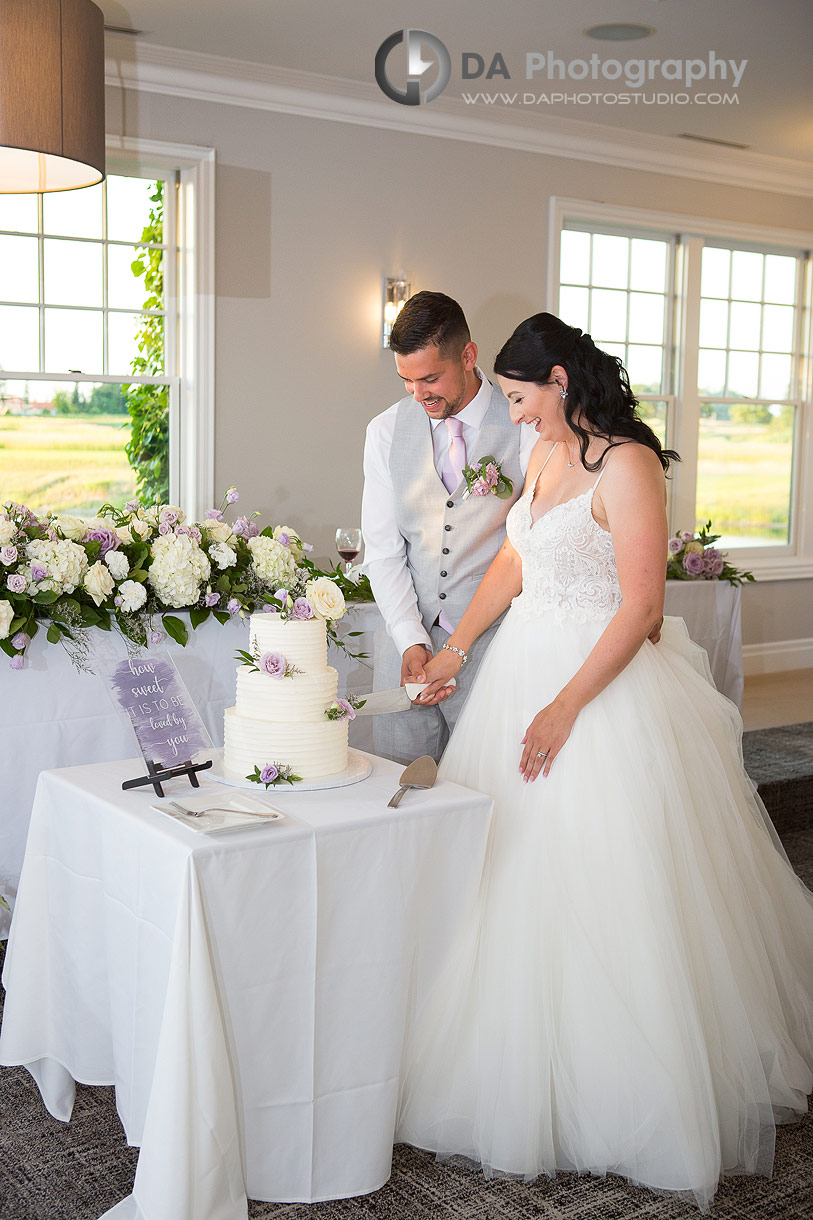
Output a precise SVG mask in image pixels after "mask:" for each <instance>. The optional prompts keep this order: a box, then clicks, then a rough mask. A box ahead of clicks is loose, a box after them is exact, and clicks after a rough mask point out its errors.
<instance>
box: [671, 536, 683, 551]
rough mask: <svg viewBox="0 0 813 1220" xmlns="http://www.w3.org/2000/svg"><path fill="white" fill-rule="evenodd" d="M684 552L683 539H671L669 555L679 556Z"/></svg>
mask: <svg viewBox="0 0 813 1220" xmlns="http://www.w3.org/2000/svg"><path fill="white" fill-rule="evenodd" d="M682 550H683V541H682V539H680V538H670V539H669V554H670V555H679V554H680V552H681V551H682Z"/></svg>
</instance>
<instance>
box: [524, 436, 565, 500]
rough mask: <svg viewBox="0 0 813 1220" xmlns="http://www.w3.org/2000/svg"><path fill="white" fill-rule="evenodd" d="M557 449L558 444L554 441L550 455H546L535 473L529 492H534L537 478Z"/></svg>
mask: <svg viewBox="0 0 813 1220" xmlns="http://www.w3.org/2000/svg"><path fill="white" fill-rule="evenodd" d="M558 447H559V442H558V441H554V442H553V446H552V448H551V451H550V453H549V454H548V456H547V457H546V458H545V460H544V462H543V463H542V465H541V466H540V467H539V469H538V470H537V472H536V478H535V479H534V481H533V483H532V484H531V490H532V491H535V490H536V485H537V483H538V482H539V476H540V475H541V473H542V471H543V470H544V469H545V467H546V466H547V464H548V462H549V461H550V460H551V458H552V457H553V454H554V451H555V450H556V449H558ZM526 495H527V492H526Z"/></svg>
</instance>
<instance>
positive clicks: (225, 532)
mask: <svg viewBox="0 0 813 1220" xmlns="http://www.w3.org/2000/svg"><path fill="white" fill-rule="evenodd" d="M203 528H204V529H205V530H206V533H207V534H208V536H209V537H210V538H211V539H212V540H213V541H214V542H228V541H229V539H230V538H231V536H232V528H231V526H230V525H229V523H228V521H204V523H203Z"/></svg>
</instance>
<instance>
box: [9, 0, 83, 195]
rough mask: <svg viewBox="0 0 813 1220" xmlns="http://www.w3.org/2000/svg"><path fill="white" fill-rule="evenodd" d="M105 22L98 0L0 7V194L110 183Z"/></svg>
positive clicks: (38, 0) (20, 1) (29, 1)
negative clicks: (106, 178) (106, 168)
mask: <svg viewBox="0 0 813 1220" xmlns="http://www.w3.org/2000/svg"><path fill="white" fill-rule="evenodd" d="M104 165H105V155H104V17H103V15H102V11H101V9H99V8H97V6H96V5H95V4H93V3H91V0H0V193H2V194H16V193H19V192H29V191H68V190H73V189H74V188H76V187H81V186H93V185H94V183H96V182H101V180H102V179H103V178H104V172H105V171H104Z"/></svg>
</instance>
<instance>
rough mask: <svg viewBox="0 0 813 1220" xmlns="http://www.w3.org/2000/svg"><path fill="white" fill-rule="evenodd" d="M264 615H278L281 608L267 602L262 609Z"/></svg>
mask: <svg viewBox="0 0 813 1220" xmlns="http://www.w3.org/2000/svg"><path fill="white" fill-rule="evenodd" d="M262 613H263V614H278V613H279V606H272V605H271V603H270V602H266V603H265V605H264V606H263V608H262Z"/></svg>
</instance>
